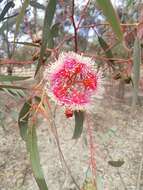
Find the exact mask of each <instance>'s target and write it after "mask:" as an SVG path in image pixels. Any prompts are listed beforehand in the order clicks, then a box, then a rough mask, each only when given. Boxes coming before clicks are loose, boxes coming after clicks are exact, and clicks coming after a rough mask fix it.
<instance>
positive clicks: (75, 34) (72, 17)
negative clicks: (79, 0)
mask: <svg viewBox="0 0 143 190" xmlns="http://www.w3.org/2000/svg"><path fill="white" fill-rule="evenodd" d="M74 8H75V2H74V0H72V15H71V21H72V24H73V28H74V45H75V47H74V49H75V52H77V51H78V43H77V41H78V36H77V27H76V24H75V20H74Z"/></svg>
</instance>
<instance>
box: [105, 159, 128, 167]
mask: <svg viewBox="0 0 143 190" xmlns="http://www.w3.org/2000/svg"><path fill="white" fill-rule="evenodd" d="M124 163H125V162H124V161H123V160H117V161H113V160H111V161H108V164H109V165H111V166H113V167H121V166H122V165H123V164H124Z"/></svg>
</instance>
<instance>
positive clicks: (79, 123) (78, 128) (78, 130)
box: [73, 111, 84, 139]
mask: <svg viewBox="0 0 143 190" xmlns="http://www.w3.org/2000/svg"><path fill="white" fill-rule="evenodd" d="M74 115H75V129H74V134H73V139H78V138H79V137H80V136H81V134H82V130H83V122H84V112H82V111H75V112H74Z"/></svg>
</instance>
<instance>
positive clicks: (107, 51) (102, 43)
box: [98, 36, 114, 65]
mask: <svg viewBox="0 0 143 190" xmlns="http://www.w3.org/2000/svg"><path fill="white" fill-rule="evenodd" d="M98 41H99V44H100V46H101V47H102V49H103V50H104V52H105V55H106V57H107V58H113V54H112V51H111V50H110V49H109V46H108V44H107V43H106V41H105V40H104V39H103V38H102V37H101V36H98ZM108 63H110V64H112V65H114V61H113V60H109V61H108Z"/></svg>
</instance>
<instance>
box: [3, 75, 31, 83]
mask: <svg viewBox="0 0 143 190" xmlns="http://www.w3.org/2000/svg"><path fill="white" fill-rule="evenodd" d="M30 78H31V77H19V76H10V75H0V82H7V81H9V82H13V81H21V80H27V79H30Z"/></svg>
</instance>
